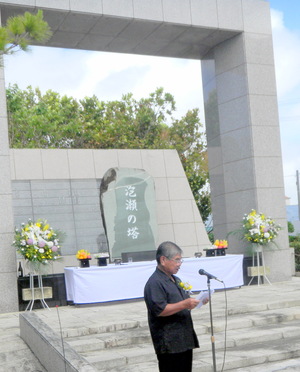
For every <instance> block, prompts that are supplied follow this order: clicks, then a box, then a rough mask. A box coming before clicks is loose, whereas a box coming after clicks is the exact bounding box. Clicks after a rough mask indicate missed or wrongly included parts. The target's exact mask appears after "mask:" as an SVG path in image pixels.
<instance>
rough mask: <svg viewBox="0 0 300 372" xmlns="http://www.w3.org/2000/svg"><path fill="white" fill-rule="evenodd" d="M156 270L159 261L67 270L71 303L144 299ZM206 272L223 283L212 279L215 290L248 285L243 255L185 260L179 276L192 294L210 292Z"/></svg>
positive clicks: (69, 268)
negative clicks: (150, 279)
mask: <svg viewBox="0 0 300 372" xmlns="http://www.w3.org/2000/svg"><path fill="white" fill-rule="evenodd" d="M155 268H156V261H155V260H154V261H145V262H132V263H124V264H121V265H115V264H110V265H108V266H91V267H87V268H79V267H65V269H64V273H65V285H66V293H67V301H71V302H73V303H74V304H89V303H98V302H109V301H119V300H127V299H136V298H142V297H143V296H144V286H145V284H146V282H147V280H148V278H149V277H150V275H151V274H152V273H153V272H154V270H155ZM199 269H204V270H205V271H207V272H208V273H210V274H212V275H214V276H215V277H217V278H218V279H219V280H221V281H223V283H224V284H223V283H221V282H219V281H217V280H214V279H211V281H210V286H211V289H223V288H234V287H240V286H242V285H244V279H243V255H233V254H230V255H226V256H218V257H201V258H184V261H183V263H182V265H181V268H180V270H179V272H178V273H177V276H178V277H179V278H180V279H181V280H182V281H183V282H188V283H189V284H191V285H192V291H195V292H197V291H201V290H206V289H207V277H206V276H205V275H199Z"/></svg>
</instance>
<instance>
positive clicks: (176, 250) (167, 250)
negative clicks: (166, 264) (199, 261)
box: [156, 242, 183, 264]
mask: <svg viewBox="0 0 300 372" xmlns="http://www.w3.org/2000/svg"><path fill="white" fill-rule="evenodd" d="M182 253H183V252H182V249H181V248H180V247H178V245H177V244H175V243H172V242H163V243H161V244H160V245H159V246H158V248H157V251H156V261H157V263H158V264H159V263H160V258H161V257H162V256H165V257H167V258H169V259H171V258H173V257H174V256H176V255H177V254H180V255H182Z"/></svg>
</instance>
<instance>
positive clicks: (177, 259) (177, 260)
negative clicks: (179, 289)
mask: <svg viewBox="0 0 300 372" xmlns="http://www.w3.org/2000/svg"><path fill="white" fill-rule="evenodd" d="M167 258H168V257H167ZM168 260H169V261H174V262H176V263H177V264H182V262H183V259H182V258H168Z"/></svg>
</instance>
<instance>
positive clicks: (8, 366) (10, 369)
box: [0, 340, 47, 372]
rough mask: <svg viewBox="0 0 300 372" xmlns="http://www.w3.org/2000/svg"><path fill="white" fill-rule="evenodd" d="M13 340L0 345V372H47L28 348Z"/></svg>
mask: <svg viewBox="0 0 300 372" xmlns="http://www.w3.org/2000/svg"><path fill="white" fill-rule="evenodd" d="M22 343H23V345H22V344H20V343H19V342H18V340H15V342H10V343H9V345H5V344H4V345H3V344H2V345H1V353H0V372H20V371H22V372H23V371H24V372H25V371H28V372H31V371H32V372H33V371H34V372H47V371H46V370H45V369H44V368H43V366H42V365H41V364H40V362H39V361H38V359H37V358H36V357H35V356H34V354H33V353H32V352H31V350H30V349H29V348H28V346H27V345H26V344H25V343H24V342H23V341H22Z"/></svg>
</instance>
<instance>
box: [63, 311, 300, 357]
mask: <svg viewBox="0 0 300 372" xmlns="http://www.w3.org/2000/svg"><path fill="white" fill-rule="evenodd" d="M297 319H300V307H292V308H285V309H281V310H280V312H278V310H272V311H263V312H256V313H251V314H250V315H249V316H247V318H246V319H245V317H240V316H237V315H233V316H230V317H229V318H228V322H227V331H233V330H238V332H237V334H240V333H241V332H240V330H241V329H244V328H253V327H259V326H263V325H271V327H272V325H274V324H282V323H284V322H289V321H293V320H297ZM196 322H197V320H196ZM196 322H195V321H194V324H195V330H196V333H197V334H198V335H205V334H210V322H208V323H207V324H204V325H198V324H197V323H196ZM125 326H126V325H125V324H124V326H123V328H122V329H121V330H119V331H112V332H103V333H101V332H99V330H98V333H92V334H88V335H80V334H79V335H77V336H76V337H68V338H65V340H66V341H67V342H68V343H69V345H70V346H72V347H73V348H74V349H75V350H76V351H77V352H84V351H92V350H102V349H107V348H113V347H120V346H126V345H133V344H141V343H145V342H146V343H149V342H151V337H150V333H149V329H148V325H147V327H135V328H125ZM213 326H214V334H215V335H217V334H218V333H219V332H222V331H224V328H225V326H226V322H225V320H224V319H217V320H214V323H213ZM275 329H277V328H275ZM296 329H297V327H296Z"/></svg>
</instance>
